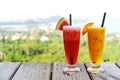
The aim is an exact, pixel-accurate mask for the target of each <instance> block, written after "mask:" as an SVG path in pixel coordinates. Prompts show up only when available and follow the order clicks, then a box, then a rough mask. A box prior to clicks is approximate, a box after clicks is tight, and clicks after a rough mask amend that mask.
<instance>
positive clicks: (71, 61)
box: [63, 26, 81, 72]
mask: <svg viewBox="0 0 120 80" xmlns="http://www.w3.org/2000/svg"><path fill="white" fill-rule="evenodd" d="M80 32H81V29H80V27H73V26H64V27H63V40H64V50H65V55H66V61H67V65H68V67H67V68H65V70H64V71H65V72H66V71H67V72H76V71H80V69H79V68H77V67H76V64H77V60H78V51H79V45H80Z"/></svg>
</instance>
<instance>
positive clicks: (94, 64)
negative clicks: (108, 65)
mask: <svg viewBox="0 0 120 80" xmlns="http://www.w3.org/2000/svg"><path fill="white" fill-rule="evenodd" d="M104 39H105V28H104V27H88V46H89V54H90V61H91V67H88V69H87V70H88V71H89V72H91V73H100V72H104V69H103V68H101V67H100V64H101V60H102V54H103V47H104Z"/></svg>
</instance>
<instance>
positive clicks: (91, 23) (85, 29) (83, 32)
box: [82, 22, 94, 36]
mask: <svg viewBox="0 0 120 80" xmlns="http://www.w3.org/2000/svg"><path fill="white" fill-rule="evenodd" d="M93 24H94V22H89V23H87V24H86V25H85V26H84V27H83V29H82V35H83V36H84V35H85V34H86V32H87V30H88V27H92V26H93Z"/></svg>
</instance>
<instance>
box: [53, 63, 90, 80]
mask: <svg viewBox="0 0 120 80" xmlns="http://www.w3.org/2000/svg"><path fill="white" fill-rule="evenodd" d="M66 66H67V65H66V63H65V62H55V63H54V71H53V75H52V80H90V78H89V75H88V73H87V72H86V69H85V66H84V64H83V63H81V62H79V63H78V64H77V67H79V68H80V69H81V71H79V72H77V73H71V74H65V73H64V72H63V69H64V68H65V67H66Z"/></svg>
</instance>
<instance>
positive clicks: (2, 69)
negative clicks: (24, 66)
mask: <svg viewBox="0 0 120 80" xmlns="http://www.w3.org/2000/svg"><path fill="white" fill-rule="evenodd" d="M19 65H20V62H0V80H10V79H11V78H12V76H13V75H14V74H15V72H16V70H17V69H18V67H19Z"/></svg>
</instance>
